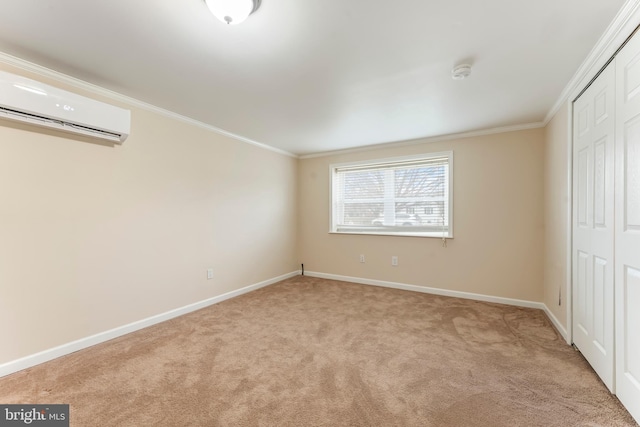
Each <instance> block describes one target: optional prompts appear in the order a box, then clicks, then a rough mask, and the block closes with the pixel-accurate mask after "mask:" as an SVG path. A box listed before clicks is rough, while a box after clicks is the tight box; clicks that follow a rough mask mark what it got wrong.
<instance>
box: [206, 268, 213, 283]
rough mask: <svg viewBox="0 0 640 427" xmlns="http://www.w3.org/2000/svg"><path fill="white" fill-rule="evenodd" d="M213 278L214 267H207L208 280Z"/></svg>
mask: <svg viewBox="0 0 640 427" xmlns="http://www.w3.org/2000/svg"><path fill="white" fill-rule="evenodd" d="M209 279H213V268H208V269H207V280H209Z"/></svg>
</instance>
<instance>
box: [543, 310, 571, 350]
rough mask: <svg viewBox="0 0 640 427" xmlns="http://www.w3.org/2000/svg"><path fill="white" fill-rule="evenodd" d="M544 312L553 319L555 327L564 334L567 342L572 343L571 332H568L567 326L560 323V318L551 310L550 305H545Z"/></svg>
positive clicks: (563, 336)
mask: <svg viewBox="0 0 640 427" xmlns="http://www.w3.org/2000/svg"><path fill="white" fill-rule="evenodd" d="M544 312H545V314H546V315H547V317H548V318H549V320H551V323H553V326H555V328H556V329H557V330H558V332H560V335H562V338H564V340H565V341H566V342H567V344H569V345H571V338H570V337H569V333H568V332H567V328H565V327H564V326H562V323H560V321H559V320H558V318H557V317H556V316H555V315H554V314H553V313H552V312H551V310H549V307H547V305H546V304H545V305H544Z"/></svg>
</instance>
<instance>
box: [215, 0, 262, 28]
mask: <svg viewBox="0 0 640 427" xmlns="http://www.w3.org/2000/svg"><path fill="white" fill-rule="evenodd" d="M205 3H207V7H208V8H209V10H210V11H211V13H213V16H215V17H216V18H218V19H219V20H221V21H222V22H224V23H225V24H228V25H236V24H239V23H241V22H243V21H244V20H245V19H247V18H248V17H249V15H251V14H252V13H253V12H255V11H256V10H258V8H259V7H260V0H205Z"/></svg>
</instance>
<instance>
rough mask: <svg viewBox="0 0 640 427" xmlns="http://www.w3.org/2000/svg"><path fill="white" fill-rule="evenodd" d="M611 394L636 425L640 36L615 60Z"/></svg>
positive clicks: (639, 382) (639, 391) (639, 394)
mask: <svg viewBox="0 0 640 427" xmlns="http://www.w3.org/2000/svg"><path fill="white" fill-rule="evenodd" d="M616 88H617V95H616V191H615V193H616V197H615V211H616V234H615V238H616V244H615V256H616V258H615V286H616V304H615V309H616V394H617V395H618V398H619V399H620V401H621V402H622V403H623V404H624V405H625V407H626V408H627V409H628V410H629V412H630V413H631V415H633V416H634V418H635V419H636V420H640V36H638V35H637V34H636V36H635V37H634V38H633V39H631V40H630V41H629V43H627V45H626V46H625V47H624V48H623V49H622V50H621V51H620V52H619V53H618V56H617V57H616Z"/></svg>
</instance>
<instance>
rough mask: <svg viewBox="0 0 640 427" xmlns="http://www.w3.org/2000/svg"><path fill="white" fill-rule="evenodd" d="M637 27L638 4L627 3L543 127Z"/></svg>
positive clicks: (639, 0)
mask: <svg viewBox="0 0 640 427" xmlns="http://www.w3.org/2000/svg"><path fill="white" fill-rule="evenodd" d="M639 25H640V0H627V2H626V3H625V4H624V6H622V9H620V11H619V12H618V14H617V15H616V17H615V18H614V19H613V21H612V22H611V24H609V26H608V27H607V29H606V31H605V32H604V34H603V35H602V37H600V39H599V40H598V43H596V45H595V46H594V47H593V49H591V52H589V55H587V58H586V59H585V60H584V61H583V62H582V65H580V68H578V71H576V73H575V74H574V75H573V77H572V78H571V80H569V83H568V84H567V85H566V86H565V88H564V90H563V91H562V93H561V94H560V97H559V98H558V100H557V101H556V103H555V104H553V107H551V110H549V112H548V113H547V115H546V117H545V119H544V122H543V123H544V126H546V125H547V124H548V123H549V122H550V121H551V119H552V118H553V117H554V116H555V115H556V113H557V112H558V111H559V110H560V108H561V107H562V105H563V104H564V103H565V102H567V101H572V100H573V99H574V98H575V97H576V96H578V94H579V93H580V91H581V90H582V89H583V88H585V87H586V86H587V85H588V84H589V82H590V81H591V79H593V77H594V76H595V75H596V74H597V73H598V72H599V71H600V70H601V69H602V67H604V66H605V65H606V64H607V62H608V61H609V59H610V58H611V57H612V56H613V55H614V54H615V53H616V51H617V50H618V48H619V47H620V46H621V45H622V44H623V43H624V42H625V40H627V38H628V37H629V36H630V35H631V34H633V32H634V31H635V30H636V28H638V26H639Z"/></svg>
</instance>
